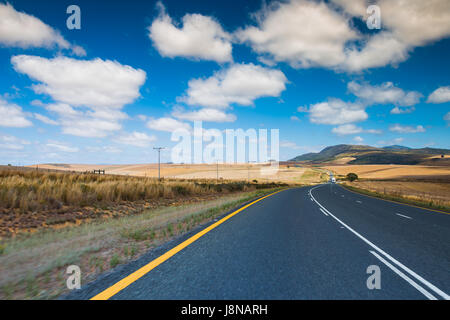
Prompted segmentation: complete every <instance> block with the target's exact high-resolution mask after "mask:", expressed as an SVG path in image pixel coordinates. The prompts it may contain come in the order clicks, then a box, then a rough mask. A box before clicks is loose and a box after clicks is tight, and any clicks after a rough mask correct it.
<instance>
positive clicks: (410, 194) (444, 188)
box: [348, 181, 450, 208]
mask: <svg viewBox="0 0 450 320" xmlns="http://www.w3.org/2000/svg"><path fill="white" fill-rule="evenodd" d="M348 185H350V186H353V187H356V188H359V189H364V190H368V191H370V192H376V193H378V194H380V195H387V196H390V197H394V198H395V197H397V198H403V199H409V200H413V201H417V202H418V204H425V205H427V206H429V207H434V208H450V183H439V182H423V181H354V182H352V183H348Z"/></svg>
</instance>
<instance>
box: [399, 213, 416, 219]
mask: <svg viewBox="0 0 450 320" xmlns="http://www.w3.org/2000/svg"><path fill="white" fill-rule="evenodd" d="M396 215H398V216H400V217H403V218H406V219H412V218H411V217H408V216H405V215H403V214H400V213H396Z"/></svg>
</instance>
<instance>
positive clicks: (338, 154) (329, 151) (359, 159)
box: [290, 144, 450, 165]
mask: <svg viewBox="0 0 450 320" xmlns="http://www.w3.org/2000/svg"><path fill="white" fill-rule="evenodd" d="M442 155H444V156H445V155H450V150H448V149H435V148H420V149H412V148H408V147H404V146H398V145H393V146H387V147H383V148H377V147H371V146H363V145H349V144H340V145H336V146H330V147H326V148H325V149H323V150H322V151H320V152H318V153H306V154H303V155H300V156H297V157H295V158H293V159H291V160H290V161H296V162H304V163H320V164H323V163H339V164H404V165H414V164H429V165H449V164H450V160H449V159H450V158H448V157H443V158H441V156H442Z"/></svg>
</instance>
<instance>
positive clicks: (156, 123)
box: [147, 117, 191, 132]
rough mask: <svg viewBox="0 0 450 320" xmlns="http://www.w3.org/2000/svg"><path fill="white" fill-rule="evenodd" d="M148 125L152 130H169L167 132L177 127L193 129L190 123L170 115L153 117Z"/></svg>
mask: <svg viewBox="0 0 450 320" xmlns="http://www.w3.org/2000/svg"><path fill="white" fill-rule="evenodd" d="M147 127H148V128H149V129H152V130H157V131H167V132H173V131H175V130H177V129H186V130H190V129H191V126H190V125H189V124H187V123H184V122H182V121H179V120H177V119H174V118H168V117H164V118H159V119H151V120H150V121H148V122H147Z"/></svg>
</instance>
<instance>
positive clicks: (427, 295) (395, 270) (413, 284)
mask: <svg viewBox="0 0 450 320" xmlns="http://www.w3.org/2000/svg"><path fill="white" fill-rule="evenodd" d="M369 252H370V253H371V254H373V255H374V256H375V257H377V258H378V259H379V260H380V261H381V262H383V263H384V264H385V265H387V266H388V267H389V268H391V270H392V271H394V272H395V273H396V274H398V275H399V276H400V277H402V278H403V280H405V281H406V282H408V283H409V284H410V285H412V286H413V287H414V288H416V289H417V290H418V291H420V293H422V294H423V295H424V296H425V297H427V298H428V299H430V300H437V298H436V297H435V296H433V295H432V294H431V293H429V292H428V291H427V290H425V289H424V288H423V287H421V286H420V285H419V284H417V283H416V282H415V281H414V280H412V279H411V278H410V277H408V276H407V275H406V274H404V273H403V272H401V271H400V270H398V269H397V268H396V267H394V266H393V265H392V264H390V263H389V262H388V261H386V260H385V259H383V258H382V257H381V256H380V255H379V254H378V253H376V252H375V251H372V250H369Z"/></svg>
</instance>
